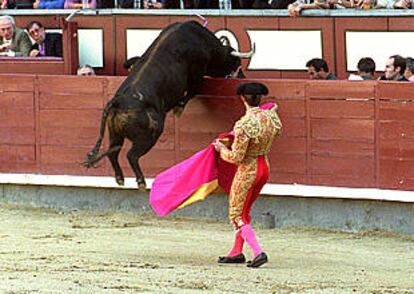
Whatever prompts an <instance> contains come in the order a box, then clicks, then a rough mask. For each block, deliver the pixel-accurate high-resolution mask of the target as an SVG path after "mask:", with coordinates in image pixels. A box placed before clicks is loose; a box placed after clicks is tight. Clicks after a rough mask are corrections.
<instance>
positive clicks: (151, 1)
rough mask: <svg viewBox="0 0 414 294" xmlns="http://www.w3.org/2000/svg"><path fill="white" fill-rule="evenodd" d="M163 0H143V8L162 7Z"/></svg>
mask: <svg viewBox="0 0 414 294" xmlns="http://www.w3.org/2000/svg"><path fill="white" fill-rule="evenodd" d="M164 5H165V1H163V0H144V2H143V6H144V8H145V9H152V8H156V9H157V8H158V9H159V8H164Z"/></svg>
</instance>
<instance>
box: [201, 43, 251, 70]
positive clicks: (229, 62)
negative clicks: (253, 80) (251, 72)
mask: <svg viewBox="0 0 414 294" xmlns="http://www.w3.org/2000/svg"><path fill="white" fill-rule="evenodd" d="M220 41H221V48H220V49H219V50H217V52H216V54H215V55H216V56H214V57H213V58H212V61H211V62H210V64H209V66H208V68H207V75H209V76H211V77H225V76H228V75H231V74H232V73H234V72H235V71H236V70H237V69H238V68H239V66H240V64H241V58H251V57H252V56H253V54H254V52H255V44H254V43H253V47H252V50H251V51H250V52H246V53H242V52H237V51H236V50H234V49H233V48H232V47H231V46H230V42H229V41H228V39H227V38H226V37H221V38H220Z"/></svg>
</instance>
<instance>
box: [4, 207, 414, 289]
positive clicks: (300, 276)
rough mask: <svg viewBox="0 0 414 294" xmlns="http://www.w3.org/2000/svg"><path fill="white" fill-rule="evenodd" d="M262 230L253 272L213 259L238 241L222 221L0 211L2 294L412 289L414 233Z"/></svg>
mask: <svg viewBox="0 0 414 294" xmlns="http://www.w3.org/2000/svg"><path fill="white" fill-rule="evenodd" d="M256 232H257V233H258V236H259V239H260V241H261V244H262V245H263V247H264V249H265V251H266V252H267V253H268V255H269V257H270V262H269V263H268V264H266V265H265V266H263V267H262V268H259V269H249V268H247V267H246V266H245V265H219V264H217V263H216V259H217V256H219V255H222V254H223V253H226V252H227V250H228V248H229V247H230V245H231V242H232V239H233V233H232V231H231V229H230V226H228V225H226V224H223V223H216V222H207V223H206V222H202V221H199V220H190V219H177V218H174V219H172V218H170V219H159V218H156V217H154V216H151V215H145V214H136V213H121V212H117V213H99V212H70V213H68V212H65V213H64V212H59V211H53V210H48V209H34V208H27V207H17V206H10V205H0V293H38V292H41V293H70V292H75V293H118V292H125V293H145V292H147V293H200V292H203V293H315V292H316V293H352V292H354V293H361V292H363V293H413V291H414V290H413V289H414V250H413V249H414V238H413V237H407V236H399V235H393V234H390V233H384V232H367V233H363V234H350V233H349V234H348V233H339V232H335V231H323V230H317V229H310V228H308V229H304V228H285V229H276V230H266V229H256ZM245 252H246V254H247V255H248V257H250V256H251V252H250V249H249V248H247V247H245Z"/></svg>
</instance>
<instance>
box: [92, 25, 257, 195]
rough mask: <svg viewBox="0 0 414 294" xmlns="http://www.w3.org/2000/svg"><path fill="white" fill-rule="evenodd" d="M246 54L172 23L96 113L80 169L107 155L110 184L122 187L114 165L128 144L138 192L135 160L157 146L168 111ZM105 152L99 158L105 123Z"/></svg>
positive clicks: (197, 28) (200, 29)
mask: <svg viewBox="0 0 414 294" xmlns="http://www.w3.org/2000/svg"><path fill="white" fill-rule="evenodd" d="M251 55H252V52H251V53H247V54H246V53H239V52H235V51H234V49H233V48H231V47H230V46H228V45H225V44H222V43H221V42H220V40H219V39H217V38H216V36H215V35H214V34H213V33H212V32H210V31H209V30H207V29H206V28H204V27H202V26H201V25H200V24H199V23H197V22H195V21H190V22H185V23H174V24H172V25H170V26H168V27H167V28H165V29H164V30H163V31H162V32H161V34H160V35H159V36H158V38H157V39H156V40H155V41H154V42H153V43H152V45H151V46H150V47H149V48H148V50H147V51H146V52H145V54H144V55H143V56H142V57H141V58H140V59H139V61H137V63H136V64H135V66H134V69H133V70H132V72H131V73H130V74H129V76H128V77H127V78H126V80H125V81H124V82H123V84H122V85H121V86H120V88H119V89H118V91H117V92H116V94H115V96H114V97H113V98H112V99H111V100H110V101H109V102H108V103H107V105H106V106H105V109H104V111H103V114H102V121H101V126H100V135H99V138H98V141H97V142H96V145H95V147H94V148H93V149H92V151H90V152H89V153H88V155H87V161H86V162H85V166H86V167H91V166H94V164H95V163H97V162H98V161H99V160H101V159H102V158H103V157H105V156H108V158H109V160H110V162H111V164H112V167H113V169H114V171H115V178H116V182H117V183H118V184H119V185H123V184H124V176H123V173H122V170H121V167H120V165H119V162H118V156H119V152H120V151H121V148H122V145H123V143H124V139H125V138H128V139H129V140H130V141H131V142H132V147H131V149H130V150H129V151H128V154H127V158H128V161H129V164H130V165H131V167H132V169H133V170H134V173H135V176H136V180H137V184H138V187H139V188H140V189H144V188H145V178H144V175H143V173H142V171H141V168H140V166H139V163H138V160H139V158H140V157H141V156H143V155H144V154H146V153H147V152H148V151H149V150H150V149H151V148H152V147H153V146H154V145H155V143H156V142H157V140H158V138H159V137H160V135H161V133H162V131H163V128H164V121H165V117H166V114H167V112H168V111H170V110H171V109H173V108H175V107H184V105H185V104H186V103H187V102H188V101H189V100H190V99H191V98H192V97H194V96H195V95H196V94H197V89H198V88H199V87H200V85H201V83H202V80H203V76H206V75H207V76H211V77H225V76H226V75H228V74H231V73H233V72H234V71H235V70H236V69H237V68H238V67H239V66H240V58H243V57H250V56H251ZM107 120H108V129H109V148H108V150H106V151H104V152H103V153H102V154H98V153H99V149H100V147H101V144H102V140H103V136H104V132H105V126H106V121H107Z"/></svg>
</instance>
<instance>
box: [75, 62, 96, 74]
mask: <svg viewBox="0 0 414 294" xmlns="http://www.w3.org/2000/svg"><path fill="white" fill-rule="evenodd" d="M77 75H78V76H94V75H95V71H94V70H93V67H92V66H90V65H89V64H85V65H84V66H80V67H79V68H78V71H77Z"/></svg>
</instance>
